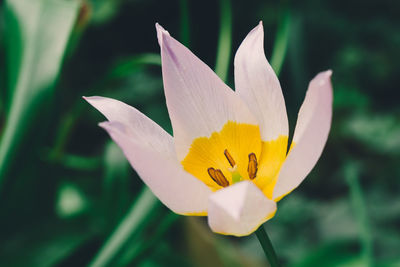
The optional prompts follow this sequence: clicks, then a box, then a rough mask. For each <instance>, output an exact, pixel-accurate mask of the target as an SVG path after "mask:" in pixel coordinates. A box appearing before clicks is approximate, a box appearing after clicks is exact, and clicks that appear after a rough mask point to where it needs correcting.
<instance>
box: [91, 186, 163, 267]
mask: <svg viewBox="0 0 400 267" xmlns="http://www.w3.org/2000/svg"><path fill="white" fill-rule="evenodd" d="M159 203H160V202H159V201H158V200H157V198H156V197H155V196H154V195H153V193H152V192H151V191H150V189H148V188H147V187H145V188H144V189H143V191H142V193H141V194H140V195H139V197H138V199H137V200H135V201H134V202H133V204H132V207H131V209H130V210H129V211H128V212H127V214H126V216H125V217H124V218H123V219H122V220H121V223H120V224H119V225H118V226H117V228H116V229H115V231H114V232H113V233H112V234H111V236H110V237H109V238H108V240H107V241H106V242H105V244H104V245H103V247H102V248H101V249H100V251H99V252H98V253H97V255H96V256H95V258H94V259H93V261H92V262H91V263H90V265H89V266H92V267H97V266H107V265H108V263H109V262H110V261H111V260H112V259H113V257H114V256H115V255H116V254H117V253H118V252H119V251H120V249H121V248H122V247H123V246H124V245H125V243H126V242H127V241H128V239H129V238H131V237H132V236H134V235H136V234H138V232H140V231H138V230H140V229H141V226H142V225H143V224H144V223H145V221H146V220H147V218H148V217H149V216H151V214H152V213H153V212H154V209H155V207H156V206H157V205H159Z"/></svg>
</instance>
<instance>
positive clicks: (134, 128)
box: [84, 96, 176, 158]
mask: <svg viewBox="0 0 400 267" xmlns="http://www.w3.org/2000/svg"><path fill="white" fill-rule="evenodd" d="M84 99H85V100H86V101H87V102H89V103H90V104H91V105H92V106H93V107H95V108H96V109H97V110H98V111H100V112H101V113H102V114H103V115H104V116H105V117H106V118H107V119H108V120H109V121H114V122H120V123H121V124H123V125H125V126H126V127H127V128H128V129H129V134H130V135H131V136H132V138H133V140H135V141H136V142H138V143H141V144H143V145H147V146H149V147H151V148H153V149H154V150H155V151H158V152H160V153H162V154H165V155H166V156H168V157H171V158H175V157H176V156H175V148H174V143H173V139H172V136H171V135H169V134H168V133H167V132H166V131H164V130H163V129H162V128H161V127H160V126H159V125H158V124H157V123H155V122H154V121H152V120H151V119H149V118H148V117H146V116H145V115H144V114H142V113H141V112H140V111H138V110H137V109H135V108H133V107H131V106H129V105H127V104H125V103H123V102H121V101H118V100H115V99H111V98H107V97H101V96H91V97H84Z"/></svg>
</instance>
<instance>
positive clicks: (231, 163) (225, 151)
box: [224, 149, 236, 167]
mask: <svg viewBox="0 0 400 267" xmlns="http://www.w3.org/2000/svg"><path fill="white" fill-rule="evenodd" d="M224 155H225V157H226V159H227V160H228V162H229V164H230V165H231V167H234V166H235V165H236V162H235V160H234V159H233V158H232V156H231V154H229V152H228V149H225V150H224Z"/></svg>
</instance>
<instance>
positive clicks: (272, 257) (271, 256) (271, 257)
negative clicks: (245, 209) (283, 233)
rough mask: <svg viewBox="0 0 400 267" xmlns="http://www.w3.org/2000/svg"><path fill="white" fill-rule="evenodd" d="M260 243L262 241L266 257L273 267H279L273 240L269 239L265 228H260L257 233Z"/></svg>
mask: <svg viewBox="0 0 400 267" xmlns="http://www.w3.org/2000/svg"><path fill="white" fill-rule="evenodd" d="M256 236H257V238H258V241H260V244H261V247H262V248H263V250H264V253H265V256H266V257H267V259H268V261H269V264H270V265H271V267H279V262H278V257H277V256H276V253H275V250H274V247H273V246H272V243H271V240H270V239H269V237H268V234H267V232H266V231H265V229H264V226H262V225H261V226H260V227H259V228H258V229H257V231H256Z"/></svg>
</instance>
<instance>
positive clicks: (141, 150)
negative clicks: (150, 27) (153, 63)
mask: <svg viewBox="0 0 400 267" xmlns="http://www.w3.org/2000/svg"><path fill="white" fill-rule="evenodd" d="M156 28H157V35H158V41H159V44H160V47H161V57H162V73H163V79H164V89H165V96H166V101H167V107H168V111H169V115H170V118H171V123H172V127H173V132H174V136H173V137H172V136H170V135H169V134H168V133H167V132H165V131H164V130H163V129H162V128H161V127H160V126H158V125H157V124H156V123H154V122H153V121H152V120H150V119H149V118H147V117H146V116H145V115H143V114H142V113H140V112H139V111H138V110H136V109H135V108H133V107H131V106H128V105H126V104H124V103H122V102H119V101H117V100H113V99H109V98H104V97H97V96H94V97H87V98H85V99H86V100H87V101H88V102H89V103H90V104H92V105H93V106H94V107H95V108H97V109H98V110H99V111H100V112H101V113H103V114H104V116H106V117H107V119H108V121H107V122H103V123H101V124H100V125H101V126H102V127H103V128H105V129H106V130H107V131H108V133H109V134H110V136H111V138H112V139H113V140H114V141H115V142H116V143H117V144H118V145H119V146H120V147H121V149H122V150H123V151H124V153H125V155H126V157H127V158H128V160H129V162H130V163H131V165H132V166H133V168H134V169H135V170H136V171H137V173H138V174H139V175H140V177H141V178H142V179H143V181H144V182H145V183H146V184H147V185H148V186H149V187H150V189H151V190H152V191H153V193H154V194H155V195H156V196H157V197H158V198H159V199H160V200H161V201H162V202H163V203H164V204H165V205H166V206H167V207H169V208H170V209H171V210H173V211H174V212H176V213H179V214H183V215H198V216H208V222H209V225H210V227H211V229H212V230H213V231H214V232H217V233H221V234H228V235H235V236H243V235H249V234H250V233H252V232H254V231H255V230H256V229H257V228H258V227H259V226H260V225H261V224H263V223H264V222H265V221H267V220H268V219H270V218H272V217H273V216H274V214H275V212H276V202H277V201H279V200H280V199H281V198H282V197H284V196H285V195H286V194H288V193H290V192H291V191H292V190H293V189H295V188H296V187H297V186H298V185H299V184H300V183H301V182H302V181H303V180H304V178H305V177H306V176H307V174H308V173H309V172H310V171H311V169H312V168H313V167H314V165H315V164H316V162H317V160H318V158H319V157H320V155H321V153H322V150H323V147H324V145H325V143H326V140H327V137H328V133H329V129H330V125H331V116H332V86H331V82H330V77H331V73H332V72H331V71H326V72H322V73H320V74H318V75H317V76H316V77H315V78H314V79H313V80H312V81H311V82H310V85H309V88H308V91H307V94H306V97H305V100H304V102H303V104H302V106H301V108H300V112H299V115H298V119H297V125H296V129H295V133H294V137H293V142H292V144H291V149H290V152H289V153H288V154H287V144H288V119H287V114H286V107H285V101H284V99H283V95H282V90H281V87H280V84H279V81H278V79H277V77H276V75H275V73H274V71H273V70H272V68H271V66H270V65H269V63H268V61H267V59H266V58H265V55H264V49H263V38H264V36H263V27H262V23H261V22H260V24H259V25H258V26H257V27H256V28H255V29H253V30H252V31H251V32H250V33H249V34H248V36H247V37H246V38H245V40H244V41H243V42H242V44H241V45H240V47H239V49H238V51H237V53H236V56H235V87H236V91H233V90H231V89H230V88H229V87H228V86H227V85H226V84H224V83H223V82H222V81H221V80H220V79H219V78H218V76H217V75H216V74H215V73H214V72H213V71H212V70H211V69H210V68H209V67H208V66H207V65H205V64H204V63H203V62H202V61H201V60H199V59H198V58H197V57H196V56H195V55H193V54H192V53H191V52H190V51H189V50H188V49H187V48H186V47H184V46H183V45H182V44H180V43H179V42H178V41H176V40H175V39H174V38H172V37H171V36H170V35H169V33H168V32H167V31H165V30H164V29H163V28H162V27H161V26H159V25H158V24H157V25H156Z"/></svg>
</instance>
